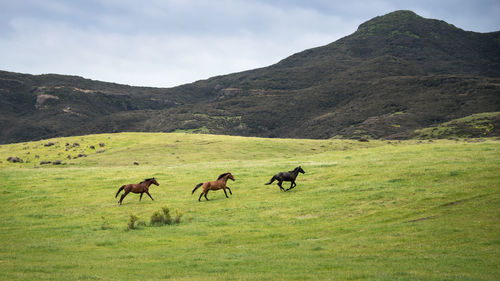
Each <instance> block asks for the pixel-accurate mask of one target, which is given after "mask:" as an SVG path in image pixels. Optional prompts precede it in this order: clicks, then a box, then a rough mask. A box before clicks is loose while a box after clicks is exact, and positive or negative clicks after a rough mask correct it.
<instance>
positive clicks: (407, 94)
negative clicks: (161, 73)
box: [0, 11, 500, 143]
mask: <svg viewBox="0 0 500 281" xmlns="http://www.w3.org/2000/svg"><path fill="white" fill-rule="evenodd" d="M499 85H500V32H491V33H475V32H471V31H463V30H461V29H459V28H457V27H455V26H453V25H451V24H448V23H446V22H444V21H440V20H434V19H425V18H422V17H420V16H418V15H417V14H415V13H413V12H411V11H396V12H392V13H389V14H387V15H384V16H379V17H375V18H373V19H371V20H368V21H366V22H364V23H362V24H361V25H359V27H358V29H357V30H356V32H354V33H353V34H351V35H348V36H345V37H343V38H341V39H339V40H337V41H335V42H332V43H330V44H327V45H325V46H321V47H316V48H312V49H308V50H304V51H302V52H299V53H296V54H293V55H291V56H289V57H287V58H285V59H283V60H281V61H279V62H278V63H276V64H273V65H271V66H268V67H263V68H258V69H252V70H247V71H242V72H238V73H233V74H228V75H220V76H215V77H211V78H209V79H205V80H199V81H196V82H193V83H190V84H185V85H180V86H177V87H173V88H152V87H132V86H127V85H120V84H115V83H107V82H101V81H94V80H90V79H84V78H80V77H76V76H58V75H53V74H50V75H40V76H34V75H31V76H30V75H28V76H26V75H25V74H16V73H9V72H3V71H2V72H0V95H1V97H2V102H1V103H0V109H2V111H3V112H4V113H3V114H0V129H2V135H1V136H0V142H1V143H6V142H16V141H23V140H31V139H36V138H46V137H52V136H68V135H74V134H81V133H104V132H118V131H167V132H168V131H175V130H188V131H200V132H201V131H203V132H210V133H216V134H229V135H243V136H260V137H295V138H331V137H347V138H359V137H368V138H407V137H410V135H411V134H412V132H413V131H414V130H416V129H422V128H425V127H428V126H433V125H436V124H439V123H442V122H446V121H450V120H453V119H456V118H461V117H465V116H468V115H471V114H476V113H481V112H496V111H500V104H499V99H498V94H499V93H500V86H499ZM42 94H43V95H49V96H53V97H57V98H49V99H47V100H46V101H45V102H46V103H45V106H41V107H40V106H38V108H37V107H35V105H37V104H38V103H37V99H38V96H40V95H42ZM68 108H69V109H68ZM13 109H14V110H13ZM13 124H16V125H17V126H12V125H13Z"/></svg>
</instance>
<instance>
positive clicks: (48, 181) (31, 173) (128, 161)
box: [0, 133, 500, 280]
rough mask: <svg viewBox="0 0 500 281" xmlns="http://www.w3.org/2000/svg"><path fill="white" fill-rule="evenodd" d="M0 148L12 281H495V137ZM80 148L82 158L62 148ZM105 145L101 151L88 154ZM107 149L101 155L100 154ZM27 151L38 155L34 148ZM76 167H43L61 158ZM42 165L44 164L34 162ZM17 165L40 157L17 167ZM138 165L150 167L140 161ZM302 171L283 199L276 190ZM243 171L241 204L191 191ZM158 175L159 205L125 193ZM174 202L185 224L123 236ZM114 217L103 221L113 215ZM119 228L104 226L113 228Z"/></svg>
mask: <svg viewBox="0 0 500 281" xmlns="http://www.w3.org/2000/svg"><path fill="white" fill-rule="evenodd" d="M52 141H56V142H58V144H56V145H54V146H51V147H45V146H43V144H44V143H47V141H42V142H30V143H19V144H11V145H2V146H0V160H1V161H2V163H0V180H1V182H2V184H1V185H0V194H1V198H2V204H1V205H0V212H1V213H2V215H1V216H0V241H2V242H0V279H2V280H19V279H25V280H34V279H36V280H53V279H59V280H76V279H79V280H127V279H131V280H138V279H140V280H157V279H169V278H171V279H175V280H216V279H217V280H220V279H228V280H234V279H237V280H278V279H292V280H310V279H338V280H349V279H366V280H415V279H419V280H498V278H499V276H500V269H499V262H498V260H499V258H500V254H499V253H500V240H499V235H498V234H499V233H500V226H499V224H498V221H499V214H500V212H499V209H500V208H499V206H500V202H499V201H500V196H499V186H500V184H499V183H500V181H499V179H500V177H499V176H498V171H499V167H500V162H499V160H498V159H500V157H499V155H500V154H499V149H500V145H499V142H498V141H496V140H487V141H485V142H479V143H468V142H456V141H444V140H443V141H435V142H432V143H417V142H412V141H408V142H401V143H390V144H388V143H386V142H377V141H372V142H369V143H360V142H354V141H345V140H290V139H286V140H284V139H258V138H241V137H226V136H212V135H189V134H152V133H149V134H136V133H122V134H113V135H92V136H84V137H71V138H65V139H54V140H52ZM66 142H69V143H73V142H79V143H80V148H78V149H76V150H75V151H73V150H72V149H70V150H69V151H66V150H65V149H64V147H65V145H64V144H65V143H66ZM99 142H104V143H106V146H105V147H104V148H105V149H106V151H105V152H104V153H100V154H96V153H94V152H93V150H91V149H89V148H85V147H88V146H89V145H95V146H97V145H98V143H99ZM98 149H100V148H98ZM28 152H29V154H28ZM81 152H83V153H87V154H89V156H88V157H85V158H78V159H74V160H66V162H67V163H68V164H67V165H65V166H53V165H48V166H42V167H40V166H39V165H38V161H41V160H56V159H64V157H66V155H67V154H70V155H71V156H74V155H75V154H78V153H81ZM35 155H39V158H35ZM9 156H19V157H21V158H23V159H24V160H30V163H22V164H18V163H16V164H12V163H8V162H7V161H5V159H6V158H7V157H9ZM134 161H137V162H139V163H140V165H139V166H136V165H133V164H132V163H133V162H134ZM299 164H301V165H302V167H303V168H304V169H305V171H306V174H304V175H299V178H298V185H297V187H296V188H295V189H294V190H292V191H291V192H287V193H282V192H280V191H279V188H278V187H277V186H276V185H272V186H266V185H264V183H265V182H267V181H268V180H269V179H270V178H271V176H272V175H273V174H274V173H276V172H278V171H283V170H290V169H292V168H294V167H295V166H297V165H299ZM226 171H231V172H232V173H233V175H234V176H235V178H236V182H231V183H230V184H229V186H231V188H232V190H233V196H232V197H231V198H230V199H226V198H225V197H224V193H223V192H222V191H217V192H210V193H209V194H208V197H209V198H210V199H212V200H211V201H209V202H205V201H203V202H201V203H199V202H197V201H196V200H197V198H198V194H199V192H197V193H196V194H195V195H191V190H192V188H193V187H194V185H195V184H197V183H199V182H202V181H205V180H213V179H215V178H216V177H217V175H218V174H220V173H223V172H226ZM150 176H155V177H156V178H157V180H158V181H159V182H160V184H161V185H160V186H159V187H156V186H155V187H152V188H151V189H152V191H151V194H152V196H153V197H154V198H155V200H156V201H151V200H150V199H149V198H147V197H145V198H143V199H145V200H143V201H142V202H138V195H135V194H132V195H129V196H127V198H126V199H125V200H124V205H123V206H120V207H119V206H117V205H116V201H117V200H116V199H115V198H114V193H115V192H116V190H117V188H118V187H119V186H121V185H123V184H125V183H132V182H138V181H140V180H142V179H144V178H146V177H150ZM163 206H168V207H169V208H170V209H172V210H179V211H182V212H183V213H184V217H183V222H182V223H181V224H180V225H176V226H166V227H142V228H140V229H138V230H131V231H126V230H125V228H126V224H127V221H128V218H129V215H130V214H135V215H137V216H139V217H140V218H141V219H143V220H145V221H147V222H149V218H150V216H151V215H152V213H153V212H154V211H157V210H159V209H161V207H163ZM103 218H104V219H103ZM104 220H105V221H107V223H109V224H110V225H111V226H112V228H110V229H104V230H103V229H102V228H101V226H102V225H103V221H104Z"/></svg>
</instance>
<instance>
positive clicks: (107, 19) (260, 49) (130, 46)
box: [0, 0, 500, 87]
mask: <svg viewBox="0 0 500 281" xmlns="http://www.w3.org/2000/svg"><path fill="white" fill-rule="evenodd" d="M396 10H412V11H414V12H415V13H417V14H419V15H420V16H423V17H425V18H433V19H440V20H444V21H446V22H448V23H451V24H453V25H455V26H456V27H458V28H461V29H464V30H468V31H475V32H493V31H499V30H500V0H484V1H483V0H469V1H464V0H421V1H419V0H411V1H406V0H373V1H356V0H350V1H345V0H342V1H337V0H303V1H299V0H269V1H264V0H232V1H231V0H163V1H162V0H135V1H133V0H73V1H70V0H0V70H5V71H12V72H21V73H29V74H46V73H57V74H65V75H78V76H82V77H85V78H89V79H94V80H101V81H107V82H115V83H120V84H127V85H134V86H152V87H173V86H178V85H181V84H185V83H191V82H194V81H197V80H201V79H207V78H210V77H213V76H217V75H224V74H229V73H234V72H239V71H245V70H250V69H254V68H259V67H265V66H269V65H272V64H274V63H277V62H279V61H280V60H282V59H284V58H286V57H288V56H290V55H292V54H294V53H297V52H300V51H303V50H306V49H309V48H314V47H318V46H322V45H326V44H328V43H331V42H334V41H336V40H338V39H340V38H342V37H345V36H347V35H349V34H352V33H353V32H355V31H356V29H357V27H358V26H359V25H360V24H361V23H363V22H365V21H367V20H369V19H371V18H374V17H376V16H381V15H384V14H387V13H390V12H393V11H396Z"/></svg>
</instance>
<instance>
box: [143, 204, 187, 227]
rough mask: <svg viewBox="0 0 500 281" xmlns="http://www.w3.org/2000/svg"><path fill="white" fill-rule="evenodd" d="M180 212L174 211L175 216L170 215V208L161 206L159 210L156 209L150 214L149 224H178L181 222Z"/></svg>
mask: <svg viewBox="0 0 500 281" xmlns="http://www.w3.org/2000/svg"><path fill="white" fill-rule="evenodd" d="M181 217H182V213H179V212H177V211H176V212H175V216H174V217H172V216H171V215H170V209H169V208H167V207H163V208H161V211H156V212H154V213H153V215H151V219H150V225H151V226H163V225H172V224H178V223H180V222H181Z"/></svg>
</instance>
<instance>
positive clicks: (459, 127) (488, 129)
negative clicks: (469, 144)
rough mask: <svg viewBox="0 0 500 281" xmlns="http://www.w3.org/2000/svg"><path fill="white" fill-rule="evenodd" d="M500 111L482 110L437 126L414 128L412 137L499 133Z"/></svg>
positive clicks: (483, 135)
mask: <svg viewBox="0 0 500 281" xmlns="http://www.w3.org/2000/svg"><path fill="white" fill-rule="evenodd" d="M499 127H500V112H484V113H478V114H473V115H470V116H467V117H464V118H458V119H455V120H452V121H449V122H444V123H442V124H440V125H438V126H434V127H429V128H424V129H420V130H415V132H414V133H413V136H412V137H414V138H420V139H428V138H439V139H444V138H470V137H476V138H477V137H485V136H487V137H489V136H495V135H498V134H499V130H500V128H499Z"/></svg>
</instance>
